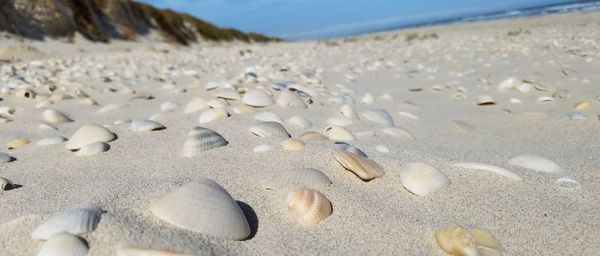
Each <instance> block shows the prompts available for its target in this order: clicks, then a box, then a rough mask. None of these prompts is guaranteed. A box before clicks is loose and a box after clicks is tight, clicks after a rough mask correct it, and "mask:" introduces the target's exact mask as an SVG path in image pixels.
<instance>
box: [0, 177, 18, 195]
mask: <svg viewBox="0 0 600 256" xmlns="http://www.w3.org/2000/svg"><path fill="white" fill-rule="evenodd" d="M14 188H15V185H14V184H13V183H12V182H11V181H10V180H8V179H6V178H2V177H0V192H2V191H5V190H11V189H14Z"/></svg>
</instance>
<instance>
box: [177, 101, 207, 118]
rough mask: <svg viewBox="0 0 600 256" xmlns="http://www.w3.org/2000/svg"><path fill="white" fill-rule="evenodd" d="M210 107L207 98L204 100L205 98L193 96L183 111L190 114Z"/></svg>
mask: <svg viewBox="0 0 600 256" xmlns="http://www.w3.org/2000/svg"><path fill="white" fill-rule="evenodd" d="M206 108H208V105H207V104H206V100H204V99H203V98H199V97H197V98H193V99H191V100H190V101H189V102H188V104H187V105H185V109H184V110H183V113H186V114H190V113H194V112H197V111H200V110H203V109H206Z"/></svg>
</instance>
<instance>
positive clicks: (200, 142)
mask: <svg viewBox="0 0 600 256" xmlns="http://www.w3.org/2000/svg"><path fill="white" fill-rule="evenodd" d="M227 144H229V141H227V140H226V139H225V138H223V136H221V135H220V134H219V133H217V132H215V131H213V130H211V129H208V128H204V127H194V129H193V130H192V131H190V132H189V133H188V139H187V140H186V141H185V143H184V144H183V153H182V155H183V156H185V157H193V156H196V155H197V154H198V153H199V152H202V151H206V150H209V149H213V148H218V147H224V146H226V145H227Z"/></svg>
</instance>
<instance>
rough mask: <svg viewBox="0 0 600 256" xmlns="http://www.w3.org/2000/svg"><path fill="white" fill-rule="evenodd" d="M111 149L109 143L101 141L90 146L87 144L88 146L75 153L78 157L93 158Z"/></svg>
mask: <svg viewBox="0 0 600 256" xmlns="http://www.w3.org/2000/svg"><path fill="white" fill-rule="evenodd" d="M109 149H110V145H108V143H105V142H101V141H99V142H94V143H90V144H87V145H85V146H83V147H81V148H80V149H79V150H77V153H75V155H77V156H93V155H97V154H100V153H102V152H106V151H108V150H109Z"/></svg>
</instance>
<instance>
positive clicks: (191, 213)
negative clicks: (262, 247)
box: [150, 178, 251, 240]
mask: <svg viewBox="0 0 600 256" xmlns="http://www.w3.org/2000/svg"><path fill="white" fill-rule="evenodd" d="M150 211H151V212H152V213H153V214H154V215H155V216H156V217H158V218H159V219H161V220H163V221H166V222H168V223H170V224H173V225H175V226H177V227H179V228H183V229H186V230H189V231H193V232H199V233H203V234H207V235H211V236H215V237H220V238H225V239H231V240H243V239H246V238H247V237H248V236H250V232H251V230H250V226H249V224H248V221H247V220H246V217H245V216H244V213H243V212H242V210H241V209H240V207H239V206H238V204H237V203H236V202H235V200H234V199H233V198H232V197H231V195H229V193H227V191H226V190H225V189H224V188H223V187H221V186H220V185H219V184H217V183H216V182H214V181H213V180H211V179H208V178H202V179H200V180H198V181H196V182H191V183H188V184H185V185H183V186H181V187H179V188H177V189H175V190H174V191H172V192H170V193H168V194H167V195H165V196H163V197H161V198H159V199H158V200H156V201H155V202H153V203H152V204H151V206H150Z"/></svg>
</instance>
